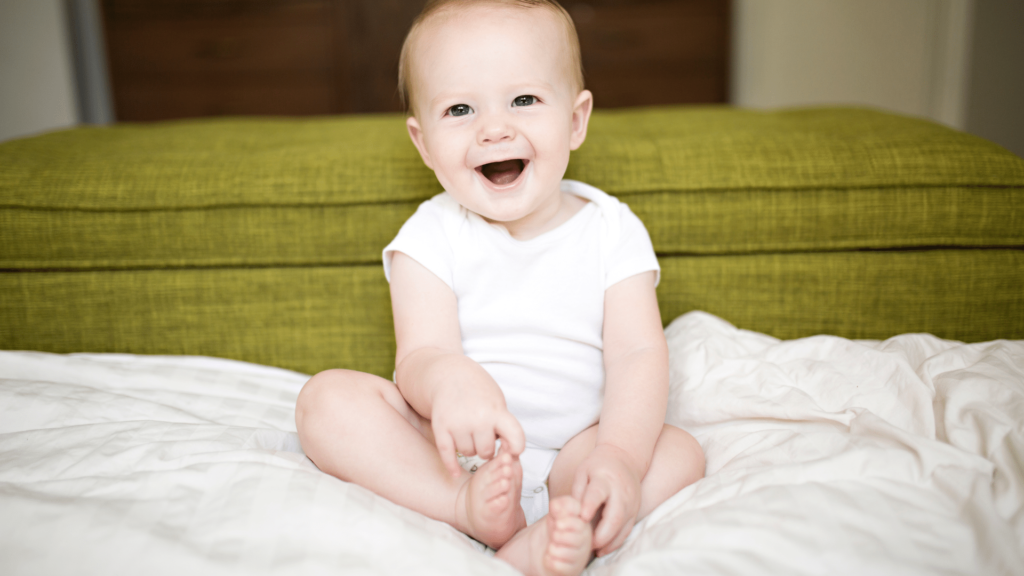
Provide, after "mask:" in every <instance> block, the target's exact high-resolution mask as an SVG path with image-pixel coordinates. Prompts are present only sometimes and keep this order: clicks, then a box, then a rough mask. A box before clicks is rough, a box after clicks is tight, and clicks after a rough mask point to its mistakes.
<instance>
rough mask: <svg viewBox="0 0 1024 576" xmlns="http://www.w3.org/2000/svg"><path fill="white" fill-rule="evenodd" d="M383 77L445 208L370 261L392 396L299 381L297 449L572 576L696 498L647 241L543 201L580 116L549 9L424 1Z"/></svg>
mask: <svg viewBox="0 0 1024 576" xmlns="http://www.w3.org/2000/svg"><path fill="white" fill-rule="evenodd" d="M400 77H401V78H400V82H401V86H402V91H403V94H404V96H405V98H406V103H407V105H408V107H409V113H410V115H409V117H408V119H407V122H406V124H407V127H408V131H409V136H410V137H411V138H412V142H413V144H415V146H416V148H417V150H419V153H420V155H421V156H422V158H423V162H424V163H426V165H427V166H428V167H430V168H431V169H432V170H433V171H434V173H435V174H436V175H437V179H438V181H439V182H440V183H441V185H442V186H443V187H444V189H445V191H446V192H444V193H443V194H439V195H438V196H435V197H434V198H432V199H430V200H428V201H427V202H424V203H423V204H422V205H421V206H420V207H419V210H418V211H417V212H416V214H414V215H413V216H412V217H411V218H410V219H409V220H408V221H407V222H406V223H405V225H404V226H403V227H402V230H401V231H400V232H399V234H398V236H397V237H396V238H395V239H394V241H393V242H392V243H391V244H389V245H388V246H387V247H386V248H385V249H384V270H385V273H386V274H387V277H388V280H389V281H390V283H391V301H392V308H393V312H394V321H395V337H396V339H397V343H398V350H397V355H396V372H395V382H394V383H392V382H389V381H387V380H384V379H382V378H379V377H377V376H372V375H369V374H363V373H358V372H350V371H345V370H330V371H326V372H322V373H320V374H317V375H316V376H314V377H313V378H312V379H310V381H309V382H308V383H306V385H305V386H304V387H303V389H302V393H301V394H300V396H299V400H298V404H297V406H296V411H295V418H296V423H297V426H298V430H299V435H300V438H301V440H302V446H303V448H304V449H305V452H306V454H307V455H308V456H309V457H310V458H311V459H312V460H313V462H315V463H316V465H317V466H318V467H320V469H321V470H323V471H325V472H327V473H329V474H332V475H334V476H337V477H338V478H341V479H343V480H346V481H349V482H354V483H356V484H359V485H361V486H364V487H366V488H368V489H370V490H372V491H374V492H375V493H377V494H379V495H381V496H383V497H385V498H387V499H389V500H391V501H392V502H395V503H397V504H400V505H402V506H406V507H408V508H411V509H413V510H416V511H418V512H421V513H423V514H425V515H427V516H429V517H431V518H435V519H437V520H441V521H444V522H447V523H448V524H450V525H452V526H454V527H455V528H457V529H459V530H461V531H463V532H465V533H466V534H468V535H470V536H472V537H473V538H475V539H477V540H479V541H481V542H483V543H485V544H487V545H488V546H491V547H493V548H495V549H497V553H496V556H497V557H498V558H501V559H503V560H505V561H507V562H509V563H510V564H512V565H513V566H515V567H516V568H517V569H519V570H520V571H522V572H524V573H526V574H579V573H580V572H581V571H582V570H583V569H584V568H585V567H586V565H587V562H588V561H589V560H590V558H591V557H592V555H593V554H594V553H596V554H597V555H604V554H607V553H609V552H611V551H613V550H615V549H617V548H618V547H619V546H620V545H622V543H623V541H624V540H625V539H626V537H627V536H628V535H629V532H630V529H631V528H632V527H633V525H634V523H635V522H636V521H637V520H638V519H640V518H643V517H644V516H645V515H647V514H648V513H649V512H650V511H651V510H653V509H654V508H655V507H656V506H658V505H659V504H660V503H662V502H664V501H665V500H666V499H667V498H668V497H670V496H671V495H673V494H675V493H676V492H678V491H679V490H680V489H682V488H683V487H685V486H687V485H688V484H691V483H693V482H695V481H696V480H698V479H699V478H701V477H702V476H703V473H704V456H703V453H702V451H701V449H700V446H699V445H698V444H697V442H696V441H695V440H694V439H693V437H692V436H690V435H689V434H687V433H686V432H684V431H682V430H680V429H678V428H675V427H672V426H668V425H665V424H663V422H664V418H665V410H666V404H667V397H668V352H667V346H666V343H665V338H664V335H663V332H662V326H661V316H660V314H659V312H658V302H657V299H656V298H655V286H656V285H657V282H658V275H659V268H658V261H657V260H656V258H655V256H654V251H653V249H652V247H651V241H650V238H649V237H648V234H647V231H646V230H645V229H644V226H643V224H642V223H641V222H640V220H639V219H638V218H637V217H636V216H634V215H633V213H632V212H630V210H629V208H627V207H626V206H625V205H624V204H622V203H620V202H619V201H618V200H616V199H615V198H613V197H611V196H609V195H607V194H605V193H604V192H601V191H600V190H597V189H596V188H593V187H591V186H588V185H586V184H583V183H580V182H574V181H570V180H562V177H563V175H564V174H565V170H566V166H567V165H568V162H569V153H570V151H571V150H575V149H577V148H578V147H579V146H580V145H581V144H582V143H583V140H584V138H585V137H586V134H587V123H588V121H589V119H590V113H591V110H592V108H593V96H592V95H591V93H590V92H589V91H588V90H584V89H583V75H582V69H581V65H580V54H579V44H578V41H577V38H576V31H575V28H574V27H573V24H572V20H571V19H570V18H569V15H568V14H567V13H566V12H565V10H564V9H563V8H562V7H561V6H559V5H558V4H557V2H554V1H553V0H448V1H445V0H439V1H438V0H435V1H432V2H428V4H427V6H426V8H424V11H423V13H422V14H421V15H420V17H419V18H418V19H417V20H416V22H415V23H414V24H413V26H412V29H411V30H410V32H409V35H408V37H407V38H406V41H405V46H404V47H403V51H402V59H401V64H400ZM382 455H385V457H382Z"/></svg>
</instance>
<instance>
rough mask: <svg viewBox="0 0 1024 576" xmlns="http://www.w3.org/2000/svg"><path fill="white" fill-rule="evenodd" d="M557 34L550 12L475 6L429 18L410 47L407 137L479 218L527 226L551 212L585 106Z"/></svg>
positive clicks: (582, 132) (583, 123)
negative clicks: (411, 111) (412, 55)
mask: <svg viewBox="0 0 1024 576" xmlns="http://www.w3.org/2000/svg"><path fill="white" fill-rule="evenodd" d="M563 35H564V32H563V31H562V28H561V24H560V22H559V21H558V20H557V17H556V16H555V15H554V14H552V13H551V12H550V11H548V10H547V9H543V8H529V9H522V8H508V7H496V6H488V5H477V6H470V7H465V8H461V9H460V11H459V12H457V13H455V14H453V15H451V16H447V15H442V16H440V17H435V18H433V19H432V20H431V21H428V22H427V23H425V25H424V28H423V29H422V30H421V34H420V36H419V38H417V39H416V43H415V45H414V46H413V49H414V50H415V53H416V57H415V58H414V60H413V68H412V70H411V72H412V78H411V81H412V88H413V90H412V98H413V102H412V103H413V105H414V106H413V109H414V112H415V116H414V117H411V118H409V120H408V127H409V134H410V136H412V139H413V142H414V143H415V144H416V147H417V148H418V149H419V151H420V154H421V155H422V156H423V161H424V162H426V164H427V166H429V167H430V168H431V169H433V170H434V173H435V174H436V175H437V179H438V180H439V181H440V182H441V185H442V186H444V188H445V190H447V191H448V193H449V194H451V195H452V196H453V197H454V198H455V200H457V201H458V202H459V203H460V204H462V205H463V206H464V207H466V208H467V209H469V210H471V211H473V212H476V213H477V214H479V215H481V216H483V217H484V218H487V219H489V220H492V221H497V222H503V223H508V224H512V223H522V224H527V223H529V222H530V219H531V218H532V219H534V220H536V219H539V218H543V217H544V216H545V215H546V214H548V213H550V212H551V211H552V210H556V211H557V208H558V205H559V201H560V200H559V198H560V191H559V182H560V181H561V179H562V176H563V175H564V174H565V169H566V166H567V165H568V163H569V151H570V150H575V149H576V148H578V147H579V146H580V144H582V143H583V139H584V137H585V136H586V130H587V121H588V119H589V117H590V109H591V103H592V98H591V96H590V92H588V91H586V90H584V91H582V92H579V93H577V92H576V90H575V89H574V88H573V83H572V76H571V68H570V56H569V53H568V48H567V47H566V42H565V40H564V36H563ZM552 207H554V208H552Z"/></svg>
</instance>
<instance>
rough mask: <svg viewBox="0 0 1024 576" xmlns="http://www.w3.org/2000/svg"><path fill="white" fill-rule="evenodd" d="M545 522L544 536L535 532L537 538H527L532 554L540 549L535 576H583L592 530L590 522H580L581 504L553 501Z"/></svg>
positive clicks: (569, 499) (569, 500)
mask: <svg viewBox="0 0 1024 576" xmlns="http://www.w3.org/2000/svg"><path fill="white" fill-rule="evenodd" d="M544 521H545V522H546V524H547V526H546V528H547V530H546V532H547V534H546V535H541V534H539V532H541V531H540V530H537V534H531V538H530V539H531V546H530V547H531V548H532V549H533V552H534V554H536V553H537V552H539V551H540V550H541V549H543V553H542V554H541V556H540V560H541V562H540V568H541V569H540V570H539V571H538V572H537V573H538V574H544V575H545V576H555V575H557V576H576V575H577V574H579V573H580V572H583V569H584V568H586V567H587V562H589V561H590V552H591V549H590V546H591V541H592V539H593V530H592V528H591V526H590V523H589V522H585V521H584V520H583V519H582V518H580V503H579V502H578V501H577V500H576V499H575V498H572V497H571V496H562V497H561V498H556V499H555V500H553V501H552V502H551V505H550V507H549V511H548V515H547V516H546V517H545V518H544ZM544 536H546V537H544ZM545 540H546V541H545ZM534 559H536V556H534ZM531 563H533V562H531Z"/></svg>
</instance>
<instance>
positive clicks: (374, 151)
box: [0, 107, 1024, 376]
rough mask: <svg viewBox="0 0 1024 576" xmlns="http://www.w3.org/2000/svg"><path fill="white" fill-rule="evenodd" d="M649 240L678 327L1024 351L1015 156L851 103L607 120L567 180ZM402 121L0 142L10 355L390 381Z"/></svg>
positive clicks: (411, 201)
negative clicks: (905, 339) (606, 203)
mask: <svg viewBox="0 0 1024 576" xmlns="http://www.w3.org/2000/svg"><path fill="white" fill-rule="evenodd" d="M566 176H567V177H569V178H575V179H579V180H583V181H586V182H588V183H590V184H593V185H595V186H598V187H600V188H603V189H604V190H606V191H608V192H609V193H612V194H614V195H616V196H618V197H619V198H620V199H621V200H623V201H625V202H626V203H628V204H629V205H630V207H631V208H632V209H633V211H634V212H635V213H636V214H637V215H638V216H640V218H641V219H643V220H644V222H645V223H646V224H647V226H648V229H649V231H650V233H651V237H652V239H653V241H654V246H655V250H656V251H657V253H658V255H659V258H660V260H661V263H662V267H663V280H662V283H661V285H660V286H659V298H660V303H661V310H662V317H663V320H664V321H665V322H666V323H667V322H668V321H670V320H671V319H672V318H674V317H676V316H678V315H679V314H682V313H684V312H687V311H689V310H694V309H701V310H706V311H708V312H711V313H713V314H716V315H719V316H721V317H723V318H725V319H726V320H729V321H731V322H733V323H734V324H736V325H737V326H739V327H741V328H748V329H752V330H757V331H761V332H766V333H769V334H773V335H775V336H778V337H782V338H795V337H801V336H807V335H813V334H819V333H829V334H836V335H840V336H845V337H851V338H885V337H888V336H892V335H895V334H899V333H905V332H931V333H933V334H936V335H938V336H941V337H944V338H953V339H960V340H968V341H979V340H990V339H995V338H1024V288H1022V286H1024V160H1021V159H1020V158H1018V157H1016V156H1014V155H1013V154H1011V153H1010V152H1008V151H1006V150H1004V149H1002V148H1000V147H998V146H996V145H994V144H991V143H989V142H987V141H984V140H982V139H979V138H976V137H973V136H970V135H967V134H964V133H960V132H957V131H954V130H950V129H948V128H945V127H942V126H939V125H936V124H933V123H930V122H927V121H923V120H917V119H911V118H905V117H900V116H894V115H890V114H885V113H881V112H877V111H871V110H862V109H811V110H791V111H778V112H754V111H745V110H737V109H731V108H727V107H710V108H709V107H697V108H688V107H678V108H673V107H669V108H648V109H631V110H630V109H627V110H617V111H598V112H596V113H595V114H594V117H593V120H592V123H591V127H590V133H589V135H588V138H587V142H586V143H585V144H584V145H583V147H582V148H581V149H580V150H579V151H577V152H574V153H573V157H572V160H571V163H570V166H569V171H568V173H567V174H566ZM440 191H441V190H440V187H439V185H438V183H437V181H436V180H435V179H434V177H433V174H432V173H431V172H430V171H429V170H428V169H426V168H425V167H424V166H423V165H422V163H421V162H420V160H419V157H418V156H417V154H416V152H415V149H414V148H413V146H412V144H411V143H409V141H408V138H407V136H406V134H405V129H404V122H403V118H402V117H401V116H399V115H376V116H352V117H329V118H317V119H301V120H297V119H266V118H263V119H256V118H228V119H216V120H196V121H178V122H165V123H156V124H122V125H116V126H112V127H105V128H78V129H74V130H66V131H62V132H55V133H51V134H46V135H42V136H38V137H34V138H27V139H22V140H16V141H12V142H7V143H3V144H0V235H2V242H0V270H2V272H0V348H5V349H35V350H46V351H55V352H79V351H89V352H134V353H152V354H201V355H211V356H222V357H228V358H237V359H242V360H248V361H253V362H259V363H264V364H271V365H277V366H283V367H287V368H292V369H296V370H300V371H304V372H307V373H309V372H315V371H318V370H322V369H325V368H330V367H348V368H353V369H357V370H364V371H369V372H375V373H378V374H381V375H388V376H390V374H391V370H392V368H393V354H394V342H393V335H392V325H391V316H390V305H389V301H388V289H387V283H386V281H385V279H384V275H383V272H382V269H381V266H380V252H381V249H382V248H383V247H384V245H385V244H387V242H388V241H390V239H391V238H392V237H393V236H394V234H395V233H396V232H397V230H398V228H399V227H400V226H401V224H402V222H403V221H404V220H405V219H406V218H407V217H408V216H409V215H411V214H412V212H413V211H414V210H415V208H416V206H417V205H418V204H419V202H421V201H423V200H425V199H427V198H429V197H430V196H432V195H433V194H436V193H438V192H440Z"/></svg>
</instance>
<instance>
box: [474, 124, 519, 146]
mask: <svg viewBox="0 0 1024 576" xmlns="http://www.w3.org/2000/svg"><path fill="white" fill-rule="evenodd" d="M515 137H516V131H515V128H514V127H513V126H512V124H511V123H510V122H507V121H506V120H505V119H503V118H493V119H489V120H488V121H487V122H486V123H484V124H483V126H482V127H481V128H480V133H479V137H478V141H479V142H480V144H496V143H498V142H504V141H507V140H512V139H514V138H515Z"/></svg>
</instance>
